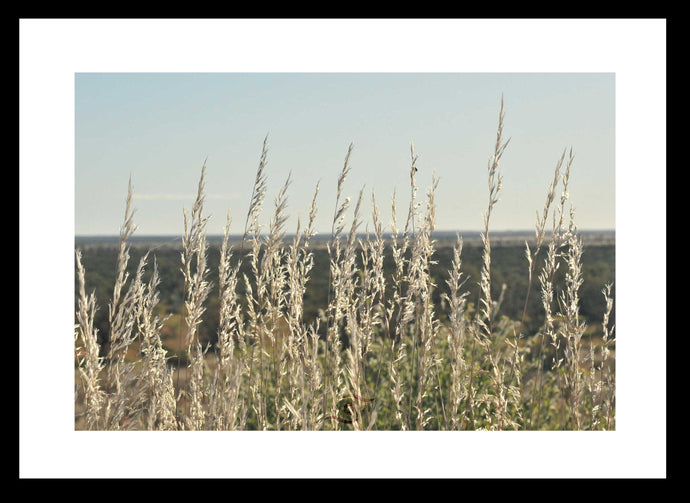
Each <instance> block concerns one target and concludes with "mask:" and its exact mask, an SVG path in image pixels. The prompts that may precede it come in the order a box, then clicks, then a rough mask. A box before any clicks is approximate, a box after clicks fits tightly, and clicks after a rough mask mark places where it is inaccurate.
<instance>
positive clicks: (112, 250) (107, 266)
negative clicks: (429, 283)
mask: <svg viewBox="0 0 690 503" xmlns="http://www.w3.org/2000/svg"><path fill="white" fill-rule="evenodd" d="M77 247H78V248H80V249H81V250H82V253H83V256H82V263H83V265H84V267H85V270H86V287H87V291H88V292H91V291H95V294H96V298H97V301H98V311H97V312H96V316H95V320H94V325H95V327H96V328H97V329H98V334H99V342H101V343H104V342H107V341H104V340H103V338H104V334H107V333H108V332H109V330H108V303H109V301H110V299H111V297H112V288H113V284H114V282H115V271H116V261H117V254H118V248H117V244H116V243H110V244H108V243H106V244H103V243H101V244H98V243H88V244H85V243H78V244H77ZM234 250H235V252H234V259H235V260H239V258H240V257H241V256H242V252H241V251H240V247H239V246H236V247H235V248H234ZM147 251H148V253H149V258H150V259H151V260H150V262H153V260H154V259H155V263H156V265H157V268H158V271H159V274H160V280H161V282H160V287H159V290H160V303H159V305H158V311H159V314H160V315H161V316H164V315H167V314H184V313H183V310H184V282H183V275H182V272H181V270H180V252H181V249H179V248H176V247H174V246H171V245H167V246H161V247H157V248H156V247H154V248H153V249H150V248H149V247H147V246H143V245H141V244H139V245H137V246H132V247H131V249H130V256H131V257H130V261H129V265H128V271H129V272H130V276H132V275H133V274H134V272H135V270H136V267H137V264H138V263H139V259H140V258H141V257H142V256H143V254H144V253H146V252H147ZM244 253H245V254H246V253H247V251H246V250H245V252H244ZM313 253H314V268H313V270H312V271H311V275H310V280H309V283H308V288H307V292H306V295H305V298H304V321H305V323H307V324H309V323H311V322H312V321H314V320H315V319H316V318H317V317H318V316H319V313H320V311H323V310H325V309H326V305H327V301H328V281H329V279H328V278H329V258H328V250H327V249H326V247H325V246H318V247H315V248H314V249H313ZM452 253H453V249H452V245H451V244H450V243H449V242H445V243H443V244H438V245H437V248H436V252H435V255H434V258H435V264H433V265H432V267H431V275H432V277H433V281H434V284H435V290H434V293H433V298H434V299H435V301H436V303H437V306H438V307H439V308H442V307H443V305H442V294H443V293H444V292H445V290H446V283H445V281H446V279H447V278H448V269H449V267H450V262H451V258H452ZM219 256H220V247H219V245H218V244H217V243H213V242H210V243H209V248H208V257H207V265H208V268H209V273H208V278H209V280H210V281H211V282H212V284H213V287H212V289H211V293H210V295H209V297H208V299H207V302H206V309H207V312H206V315H205V316H204V318H203V319H204V321H203V325H202V326H201V329H200V336H201V341H202V342H203V343H204V344H206V343H209V344H211V345H213V344H214V343H215V341H216V334H217V331H218V318H219V316H218V288H217V285H218V281H217V275H218V262H219ZM544 256H545V250H544V249H542V251H541V254H540V256H539V258H538V259H537V260H538V262H537V271H536V273H535V278H534V279H533V283H532V290H531V293H530V296H529V302H528V306H527V317H526V320H525V333H526V334H534V333H535V332H536V331H537V330H538V328H539V327H540V326H541V325H542V324H543V322H544V315H543V308H542V306H541V298H540V291H539V282H538V277H537V276H538V272H539V267H540V266H541V263H542V262H543V258H544ZM481 260H482V247H481V246H477V245H469V244H467V243H466V244H465V245H464V246H463V250H462V261H463V267H462V269H463V274H464V277H465V278H467V281H466V282H465V288H466V290H467V291H469V292H470V293H469V296H468V303H470V304H475V305H476V303H477V299H478V298H479V297H478V296H479V287H478V281H479V278H480V268H481ZM491 260H492V264H491V271H492V288H493V290H494V292H493V297H494V298H495V299H498V298H499V296H500V294H501V290H502V285H505V286H506V287H505V291H504V292H503V299H502V303H501V305H500V312H499V314H500V315H503V316H507V317H509V318H511V319H515V320H518V319H520V318H521V317H522V311H523V307H524V302H525V297H526V294H527V285H528V264H527V260H526V258H525V247H524V244H520V245H518V244H512V245H501V246H495V247H493V248H492V255H491ZM582 267H583V270H582V273H583V283H582V286H581V287H580V290H579V293H580V306H581V311H580V314H581V316H582V318H583V321H585V322H586V323H588V324H589V325H590V326H591V330H593V332H592V333H591V334H590V335H592V334H597V333H598V331H599V330H600V324H601V320H602V317H603V315H604V310H605V304H604V300H603V296H602V293H601V291H602V288H604V286H605V285H606V284H607V283H613V282H614V279H615V277H614V275H615V245H614V244H594V245H590V246H587V244H586V243H585V247H584V254H583V257H582ZM147 269H148V270H147V272H146V274H145V276H144V279H145V280H148V278H149V277H150V274H151V269H152V266H151V265H150V266H149V267H148V268H147ZM384 269H385V273H386V275H389V274H391V272H392V271H393V258H392V256H391V254H390V253H387V254H386V260H385V261H384ZM565 270H566V268H565V267H561V268H560V269H559V271H558V273H559V274H558V276H557V278H556V282H555V285H556V291H557V292H558V291H559V289H560V286H561V285H562V284H563V281H564V274H565ZM241 272H244V273H247V276H248V277H252V275H251V274H250V271H249V260H243V263H242V268H241ZM240 277H242V275H241V274H240ZM614 288H615V284H614ZM76 291H77V276H76V271H75V292H76ZM237 293H238V296H239V298H240V301H243V299H244V290H243V284H242V283H240V286H239V291H238V292H237ZM613 297H614V298H615V290H614V291H613ZM75 309H76V296H75ZM444 312H445V310H444V309H438V310H437V313H438V316H439V317H440V320H441V321H442V322H443V321H445V320H444V317H445V314H444ZM612 319H613V320H615V311H614V312H612ZM321 327H322V328H324V327H325V324H322V325H321Z"/></svg>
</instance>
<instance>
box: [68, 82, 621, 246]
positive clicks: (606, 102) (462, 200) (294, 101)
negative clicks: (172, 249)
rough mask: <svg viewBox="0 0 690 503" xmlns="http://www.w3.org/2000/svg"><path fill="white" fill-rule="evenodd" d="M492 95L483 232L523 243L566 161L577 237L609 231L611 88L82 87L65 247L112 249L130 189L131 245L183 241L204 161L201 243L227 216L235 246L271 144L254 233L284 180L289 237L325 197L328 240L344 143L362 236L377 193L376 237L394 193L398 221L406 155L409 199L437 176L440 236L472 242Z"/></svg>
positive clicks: (323, 223) (78, 85)
mask: <svg viewBox="0 0 690 503" xmlns="http://www.w3.org/2000/svg"><path fill="white" fill-rule="evenodd" d="M501 95H503V97H504V106H505V123H504V137H505V138H506V139H507V138H510V144H509V146H508V148H507V150H506V151H505V154H504V156H503V158H502V162H501V172H502V173H503V177H504V179H503V190H502V193H501V195H500V198H501V200H500V202H499V203H498V205H497V206H496V209H495V213H494V214H493V217H492V228H493V229H495V230H506V229H532V228H533V226H534V220H535V215H536V211H537V210H541V208H542V207H543V205H544V201H545V198H546V190H547V186H548V184H549V182H550V181H551V179H552V178H553V171H554V167H555V165H556V162H557V160H558V159H559V157H560V155H561V153H562V152H563V150H564V149H566V148H568V149H569V148H571V147H572V149H573V151H574V153H575V162H574V164H573V169H572V174H571V183H570V191H569V192H570V198H571V202H572V204H573V205H574V207H575V215H576V223H577V225H578V227H579V228H580V229H613V228H614V227H615V214H614V208H615V200H614V168H615V166H614V161H615V159H614V146H615V142H614V138H615V131H614V117H615V110H614V104H615V76H614V74H613V73H76V74H75V147H76V150H75V184H76V185H75V211H76V221H75V232H76V234H77V235H96V234H116V233H117V232H118V231H119V227H120V224H121V223H122V218H123V212H124V201H125V196H126V193H127V183H128V179H129V177H130V176H131V177H132V182H133V186H134V206H135V208H136V215H135V222H136V224H137V225H138V230H137V234H138V235H153V234H174V235H179V234H181V233H182V230H183V216H182V212H183V208H185V209H187V210H188V211H189V209H190V208H191V205H192V203H193V201H194V195H195V193H196V188H197V183H198V179H199V175H200V170H201V166H202V164H203V162H204V159H206V158H208V160H207V163H206V168H207V169H206V189H207V190H206V193H207V199H206V210H205V211H206V214H207V215H210V216H211V219H210V220H209V223H208V232H209V233H210V234H220V233H221V232H222V229H223V225H224V222H225V215H226V213H227V211H228V210H230V213H231V216H232V217H233V226H232V232H233V233H242V232H243V230H244V221H245V215H246V212H247V207H248V204H249V198H250V194H251V190H252V183H253V180H254V177H255V173H256V168H257V166H258V162H259V156H260V152H261V146H262V142H263V139H264V137H265V136H266V135H268V148H269V153H268V165H267V169H266V173H267V176H268V182H269V183H268V193H267V198H266V203H265V206H264V213H263V218H262V224H264V225H267V224H268V222H269V219H270V217H271V212H272V209H273V200H274V198H275V196H276V195H277V192H278V189H279V187H280V186H281V185H282V184H283V183H284V182H285V179H286V177H287V176H288V173H290V172H291V173H292V183H291V186H290V189H289V192H288V194H289V196H288V197H289V200H288V211H289V213H290V215H291V219H290V220H289V222H288V224H287V229H286V230H287V231H288V232H293V231H294V229H295V226H296V216H297V215H298V214H299V215H301V217H302V219H303V220H304V219H305V218H306V216H307V212H308V209H309V204H310V202H311V199H312V196H313V193H314V189H315V186H316V183H317V182H320V189H319V196H318V200H317V201H318V208H319V216H318V221H317V229H318V231H319V232H330V228H331V220H332V215H333V210H334V206H335V188H336V180H337V176H338V173H339V171H340V169H341V168H342V165H343V161H344V157H345V154H346V152H347V148H348V145H349V144H350V143H353V151H352V155H351V158H350V165H351V172H350V176H349V178H348V180H347V182H346V185H345V188H344V196H351V197H352V199H355V198H356V197H357V195H358V194H359V191H360V190H361V189H362V188H364V203H363V206H362V211H363V217H364V223H363V227H362V230H364V226H365V225H366V224H367V223H369V224H370V223H371V194H372V191H373V193H374V195H375V197H376V201H377V205H378V206H379V209H380V212H381V214H382V217H383V221H384V223H385V224H389V223H390V206H391V197H392V195H393V191H394V189H395V190H396V194H397V195H396V201H397V205H398V208H399V209H398V218H399V219H402V218H404V216H405V209H406V208H407V206H408V202H409V196H410V188H409V167H410V145H411V144H412V143H413V144H414V148H415V153H416V154H417V155H418V156H419V159H418V163H417V165H418V169H419V171H418V173H417V182H418V185H419V193H418V196H419V197H422V198H423V197H424V196H425V193H426V190H427V188H428V187H429V186H430V185H431V180H432V173H434V172H435V173H436V175H437V176H438V178H439V180H440V183H439V187H438V190H437V193H436V204H437V209H436V215H437V229H439V230H477V229H480V228H481V226H482V213H483V212H484V211H485V209H486V205H487V199H488V189H487V176H486V175H487V161H488V158H489V156H490V154H491V153H492V151H493V146H494V142H495V137H496V127H497V123H498V113H499V108H500V100H501Z"/></svg>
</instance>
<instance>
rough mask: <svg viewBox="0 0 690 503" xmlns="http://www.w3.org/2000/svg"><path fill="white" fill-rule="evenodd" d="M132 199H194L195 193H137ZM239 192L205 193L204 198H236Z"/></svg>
mask: <svg viewBox="0 0 690 503" xmlns="http://www.w3.org/2000/svg"><path fill="white" fill-rule="evenodd" d="M132 197H133V198H134V199H142V200H146V201H157V200H172V201H189V200H194V199H196V194H160V193H159V194H137V193H134V194H133V195H132ZM238 197H239V193H237V192H233V193H231V194H206V199H225V200H227V199H237V198H238Z"/></svg>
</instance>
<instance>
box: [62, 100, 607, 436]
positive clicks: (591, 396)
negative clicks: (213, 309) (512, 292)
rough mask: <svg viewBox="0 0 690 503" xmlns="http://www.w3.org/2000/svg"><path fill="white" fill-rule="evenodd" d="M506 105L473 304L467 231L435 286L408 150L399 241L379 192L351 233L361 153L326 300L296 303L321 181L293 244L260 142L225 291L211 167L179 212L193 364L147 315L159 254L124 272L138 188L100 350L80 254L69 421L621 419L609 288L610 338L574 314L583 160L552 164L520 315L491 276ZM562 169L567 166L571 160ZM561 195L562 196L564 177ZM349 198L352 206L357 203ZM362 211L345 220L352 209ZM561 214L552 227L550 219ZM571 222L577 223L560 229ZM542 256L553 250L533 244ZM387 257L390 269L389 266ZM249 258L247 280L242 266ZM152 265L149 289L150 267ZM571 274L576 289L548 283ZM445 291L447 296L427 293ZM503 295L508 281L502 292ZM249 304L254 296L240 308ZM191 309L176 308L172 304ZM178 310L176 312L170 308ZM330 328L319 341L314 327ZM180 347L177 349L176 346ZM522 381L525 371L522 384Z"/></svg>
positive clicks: (194, 424)
mask: <svg viewBox="0 0 690 503" xmlns="http://www.w3.org/2000/svg"><path fill="white" fill-rule="evenodd" d="M503 121H504V109H503V101H502V100H501V107H500V112H499V119H498V128H497V135H496V142H495V146H494V150H493V153H492V155H491V157H490V158H489V163H488V173H487V174H488V204H487V210H486V212H485V215H484V222H483V224H484V228H483V232H482V235H481V239H482V246H483V265H482V269H481V275H480V278H479V285H480V292H481V296H480V299H479V302H478V304H477V305H476V306H475V305H473V304H470V303H468V301H467V296H468V293H467V289H466V282H467V279H468V278H467V277H466V276H465V274H464V273H463V262H462V247H463V241H462V237H461V236H458V238H457V242H456V244H455V247H454V250H453V259H452V263H451V265H450V268H449V270H448V274H447V279H446V281H445V284H444V285H436V284H434V282H433V281H432V277H431V274H430V267H431V265H432V264H434V263H435V262H434V260H435V259H434V254H435V246H436V242H435V240H434V227H435V217H436V214H435V211H436V205H435V194H436V191H437V189H438V180H437V179H436V178H435V177H434V178H433V180H432V184H431V186H430V187H429V188H428V189H427V191H426V194H425V196H426V197H425V198H424V199H420V198H419V197H418V186H417V181H416V176H415V175H416V173H417V162H418V158H417V156H416V154H415V151H414V147H413V146H412V147H411V149H410V155H411V164H410V194H409V206H408V211H407V216H406V220H405V225H404V227H403V229H402V231H400V230H399V229H398V224H397V222H396V201H395V199H396V196H395V194H394V195H393V199H392V203H391V207H392V215H393V220H392V222H391V223H390V231H391V232H392V238H391V239H390V240H389V241H388V242H386V240H384V237H383V236H384V232H385V230H386V226H385V225H384V223H383V222H381V221H380V216H379V210H378V206H377V202H376V197H375V195H374V194H373V193H372V194H371V200H372V208H373V214H372V219H373V227H372V228H373V232H372V233H371V234H370V233H369V232H367V233H366V235H365V237H364V238H359V239H358V230H359V228H360V226H361V224H362V222H363V220H362V215H361V213H360V208H361V203H362V200H363V198H364V191H363V190H362V191H360V192H359V194H358V197H357V198H356V200H355V201H354V205H351V203H352V199H351V198H350V197H345V195H344V194H343V193H342V189H343V186H344V182H345V180H346V178H347V176H348V174H349V173H350V170H351V166H350V157H351V153H352V150H353V146H352V145H350V146H349V148H348V150H347V153H346V155H345V160H344V163H343V168H342V170H341V171H340V173H339V175H338V177H337V192H336V201H335V206H334V210H333V220H332V230H331V237H330V240H329V243H328V254H329V257H330V267H329V291H328V299H327V309H326V311H325V312H324V313H323V315H322V316H321V317H320V318H319V319H317V320H315V321H314V322H312V323H306V322H305V321H304V316H303V313H304V305H303V300H304V297H305V292H307V290H308V288H309V280H310V273H311V270H312V267H313V255H312V250H311V248H310V246H311V241H310V240H311V238H312V237H313V236H314V234H315V231H314V222H315V218H316V214H317V209H318V205H317V196H318V190H319V187H318V185H317V186H316V189H315V193H314V197H313V199H312V204H311V207H310V212H309V220H308V222H307V223H306V226H304V228H303V227H302V222H301V221H298V224H297V230H296V232H295V235H294V238H293V240H292V242H290V243H286V242H285V223H286V221H287V207H288V192H289V186H290V177H288V178H287V180H286V181H285V183H284V185H283V187H282V188H281V190H280V191H279V193H278V194H277V196H276V198H275V200H274V207H273V214H272V218H271V222H270V225H269V227H268V229H266V230H265V231H263V230H262V229H261V226H260V225H259V215H260V214H261V212H262V211H263V206H264V201H265V196H266V167H267V153H268V150H267V138H266V139H265V140H264V143H263V147H262V151H261V156H260V162H259V167H258V169H257V173H256V178H255V183H254V187H253V190H252V196H251V200H250V208H249V211H248V213H247V215H246V219H245V226H244V233H243V239H242V242H241V245H240V248H241V249H240V252H244V251H245V246H246V247H247V253H235V252H234V251H233V249H232V248H231V246H230V244H229V236H230V229H231V224H232V221H231V218H230V214H228V217H227V224H226V228H225V235H224V239H223V243H222V246H221V254H220V265H219V270H218V283H219V284H218V285H212V284H211V283H210V282H209V280H208V272H209V271H208V267H207V262H206V252H207V242H206V222H207V219H208V217H206V216H205V215H204V214H203V208H204V191H205V187H204V177H205V172H206V164H205V163H204V165H203V166H202V169H201V176H200V180H199V184H198V191H197V197H196V200H195V201H194V204H193V206H192V210H191V213H190V214H189V215H188V214H187V213H186V212H185V213H184V215H183V216H184V219H183V223H184V236H183V246H182V252H181V256H180V267H181V270H182V272H183V275H184V296H185V297H184V298H185V312H184V313H181V314H182V315H183V316H184V326H185V335H184V339H183V340H184V343H183V344H182V345H181V347H180V348H179V349H180V350H181V351H185V352H186V354H187V359H186V367H184V366H182V367H180V366H177V367H175V366H173V365H171V363H173V362H171V357H170V355H168V354H167V352H166V349H165V346H164V345H163V342H162V341H163V339H164V337H165V334H164V321H165V320H163V319H160V318H159V317H158V316H156V315H155V314H154V313H155V312H156V311H155V308H156V305H157V304H158V292H157V288H158V285H159V277H158V272H157V269H156V265H155V261H154V262H153V266H151V263H150V260H151V259H150V257H149V254H146V255H145V256H144V257H143V258H142V259H141V261H140V263H139V265H138V268H137V271H136V274H134V276H133V277H131V278H130V277H129V276H128V274H127V273H126V269H127V264H128V261H129V253H128V250H129V248H128V246H129V245H128V239H129V238H130V237H131V236H132V234H133V233H134V230H135V226H134V224H133V210H132V208H131V199H132V185H131V182H130V185H129V190H128V196H127V200H126V209H125V218H124V224H123V226H122V229H121V233H120V246H119V254H118V261H117V274H116V281H115V285H114V287H113V295H112V300H111V302H110V303H109V305H108V313H109V317H108V319H109V327H110V329H109V333H108V334H107V338H106V340H107V344H105V345H104V346H103V347H100V346H99V344H98V338H97V334H96V331H95V329H94V327H93V316H94V313H95V311H96V309H98V306H97V300H96V298H95V296H94V295H93V294H91V295H87V293H86V292H87V285H85V284H84V269H83V266H82V263H81V252H80V250H77V251H76V267H77V273H78V279H79V282H78V291H77V306H78V308H77V312H76V326H75V339H76V343H77V353H76V354H77V355H78V362H77V367H76V381H77V382H76V390H75V397H76V398H75V400H76V404H75V405H76V411H77V417H75V427H76V428H78V429H99V430H105V429H108V430H110V429H127V430H133V429H143V430H152V429H166V430H184V429H189V430H234V429H240V430H245V429H258V430H269V429H270V430H301V429H306V430H343V429H354V430H371V429H375V430H381V429H383V430H424V429H445V430H467V429H470V430H477V429H487V430H505V429H515V430H518V429H576V430H584V429H613V428H615V372H614V369H615V365H614V355H615V352H614V344H615V336H614V325H613V323H612V321H611V320H610V316H611V313H612V308H613V299H612V298H611V286H610V285H607V286H606V287H605V288H604V290H603V299H602V302H604V303H605V306H606V315H605V317H604V319H603V320H601V327H602V329H603V337H602V338H601V339H593V338H583V335H584V334H585V333H586V332H587V330H588V327H587V325H586V324H585V323H584V322H583V320H582V318H581V316H580V315H579V302H580V301H579V287H580V285H581V284H582V268H581V258H582V253H583V246H582V240H581V238H580V237H579V234H578V230H577V226H576V224H575V214H574V211H573V210H572V208H571V209H570V210H569V211H568V208H567V207H566V204H567V202H568V192H567V185H568V180H569V177H570V170H571V167H572V165H573V159H574V157H573V155H572V152H571V153H570V155H569V157H568V158H567V161H566V158H565V152H564V153H563V154H562V155H561V157H560V159H559V160H558V162H557V163H556V169H555V172H554V178H553V180H552V181H551V183H550V184H549V185H548V188H547V197H546V203H545V204H544V207H543V209H541V212H540V211H539V210H537V220H536V225H535V241H533V243H534V244H533V245H532V248H530V246H529V245H527V246H526V250H525V259H526V264H525V265H526V275H527V276H528V286H527V290H526V292H525V293H524V295H525V310H524V312H523V316H522V319H518V320H511V319H508V318H507V317H505V316H502V315H501V311H500V307H501V302H502V294H500V293H499V295H498V297H496V295H495V292H497V291H499V290H498V289H497V288H496V285H494V284H493V281H494V278H493V275H492V270H491V234H490V230H491V225H490V224H491V216H492V212H493V210H494V208H495V206H496V205H497V204H498V203H499V198H500V194H501V190H502V188H503V186H502V177H501V170H500V168H501V165H500V160H501V157H502V155H503V152H504V151H505V149H506V147H507V145H508V141H505V140H504V139H503V134H502V131H503ZM564 165H565V167H564ZM559 184H560V185H561V197H560V200H558V204H556V205H554V204H553V203H554V202H556V197H557V188H558V185H559ZM351 206H352V207H351ZM350 210H351V214H350V216H349V218H348V214H349V212H350ZM550 217H551V218H552V220H553V228H552V234H551V237H550V238H547V235H546V232H545V229H546V225H547V222H548V219H549V218H550ZM566 217H567V218H568V222H567V224H566ZM542 252H545V256H544V257H541V256H540V254H541V253H542ZM386 253H390V254H391V256H392V259H393V261H394V264H395V267H394V272H393V274H392V276H390V277H385V276H384V274H383V260H384V257H385V255H386ZM242 260H247V261H249V264H248V265H249V271H250V273H249V274H242V275H240V266H241V265H242ZM151 267H152V268H153V269H152V270H153V274H152V276H151V279H150V280H149V281H148V283H145V282H144V281H143V277H144V271H145V270H148V269H150V268H151ZM559 268H565V269H566V283H565V287H564V288H562V289H561V290H560V291H557V290H556V286H555V284H554V276H555V273H556V271H557V270H558V269H559ZM534 278H536V279H537V282H538V285H539V294H540V296H541V300H542V306H543V309H544V313H545V322H544V325H543V327H541V329H540V330H538V331H537V333H523V330H524V326H525V312H526V309H527V302H528V299H529V297H530V295H534V294H537V292H536V288H533V284H534V283H535V282H534V281H533V279H534ZM212 288H218V293H219V296H218V298H219V303H220V306H219V324H218V326H219V329H218V338H217V341H218V342H217V345H216V347H213V348H211V347H202V345H201V342H200V340H199V333H198V327H199V324H200V322H201V320H202V319H203V318H204V316H206V315H207V314H206V307H205V302H206V300H207V297H208V294H209V292H210V291H211V289H212ZM438 289H441V292H440V293H441V297H442V298H443V299H444V300H445V302H443V303H441V304H438V303H435V302H434V300H433V299H434V293H435V292H436V291H437V290H438ZM504 290H505V286H504V289H503V291H504ZM240 296H244V297H245V298H246V300H247V302H246V303H242V302H240V301H239V298H240ZM172 314H175V315H176V316H180V315H179V314H177V313H172ZM172 314H171V315H172ZM320 328H325V330H322V331H323V332H324V333H325V337H320V336H319V335H318V334H319V332H320V330H319V329H320ZM178 354H179V353H178ZM525 376H529V378H526V377H525Z"/></svg>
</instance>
